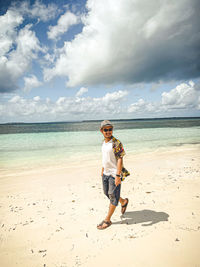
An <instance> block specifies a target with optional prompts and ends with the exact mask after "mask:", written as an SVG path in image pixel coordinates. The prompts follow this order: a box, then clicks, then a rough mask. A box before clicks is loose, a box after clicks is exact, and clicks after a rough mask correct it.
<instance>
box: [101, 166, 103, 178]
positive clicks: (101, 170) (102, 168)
mask: <svg viewBox="0 0 200 267" xmlns="http://www.w3.org/2000/svg"><path fill="white" fill-rule="evenodd" d="M103 171H104V167H102V170H101V176H103Z"/></svg>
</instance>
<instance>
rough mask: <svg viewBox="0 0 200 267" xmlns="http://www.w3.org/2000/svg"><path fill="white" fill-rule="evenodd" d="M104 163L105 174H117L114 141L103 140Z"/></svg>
mask: <svg viewBox="0 0 200 267" xmlns="http://www.w3.org/2000/svg"><path fill="white" fill-rule="evenodd" d="M102 165H103V168H104V172H103V173H104V174H105V175H112V176H113V177H115V176H116V173H117V160H116V158H115V154H114V152H113V141H112V139H111V140H110V141H109V142H107V143H106V142H105V141H104V142H103V145H102Z"/></svg>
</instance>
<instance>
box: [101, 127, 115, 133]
mask: <svg viewBox="0 0 200 267" xmlns="http://www.w3.org/2000/svg"><path fill="white" fill-rule="evenodd" d="M112 130H113V129H112V128H109V129H103V131H104V132H105V133H106V132H112Z"/></svg>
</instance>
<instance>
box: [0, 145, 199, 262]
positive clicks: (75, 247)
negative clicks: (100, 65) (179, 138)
mask: <svg viewBox="0 0 200 267" xmlns="http://www.w3.org/2000/svg"><path fill="white" fill-rule="evenodd" d="M125 166H126V167H127V169H128V170H130V172H131V176H129V177H128V178H127V179H126V180H125V181H124V182H123V184H122V196H123V197H128V198H129V205H128V208H127V212H126V213H125V215H124V216H123V217H121V214H120V206H118V207H117V209H116V212H115V214H114V215H113V217H112V222H113V224H112V225H111V227H109V228H107V229H106V230H97V228H96V225H97V224H98V223H99V222H101V221H102V219H104V217H105V215H106V212H107V208H108V204H109V202H108V199H106V197H105V196H104V194H103V191H102V185H101V177H100V170H101V159H99V161H91V162H83V163H81V162H77V164H73V165H70V164H68V165H67V164H66V166H63V167H62V168H57V169H56V168H49V169H35V170H34V171H31V172H21V173H18V174H17V175H15V174H14V173H10V174H6V175H2V176H1V186H0V215H1V216H0V262H1V266H2V267H15V266H20V267H40V266H41V267H51V266H56V267H73V266H87V267H90V266H113V267H118V266H120V267H121V266H128V267H129V266H130V267H131V266H134V267H135V266H138V267H145V266H148V267H150V266H153V267H156V266H159V267H165V266H166V267H169V266H170V267H200V255H199V247H200V153H199V145H193V146H192V145H187V146H180V147H177V148H171V149H169V150H165V149H162V150H158V151H155V152H149V153H145V154H144V153H140V154H137V155H127V156H126V157H125Z"/></svg>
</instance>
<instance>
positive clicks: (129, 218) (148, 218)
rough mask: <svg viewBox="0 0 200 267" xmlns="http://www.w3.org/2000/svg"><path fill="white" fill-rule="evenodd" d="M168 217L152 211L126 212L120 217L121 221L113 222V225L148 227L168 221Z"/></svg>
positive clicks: (165, 214) (163, 213) (162, 213)
mask: <svg viewBox="0 0 200 267" xmlns="http://www.w3.org/2000/svg"><path fill="white" fill-rule="evenodd" d="M168 217H169V215H168V214H167V213H165V212H157V211H154V210H140V211H128V212H126V213H125V214H124V215H122V216H121V219H122V218H123V219H125V220H123V221H118V222H113V224H137V223H143V224H142V226H150V225H153V224H155V223H159V222H163V221H168Z"/></svg>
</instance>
